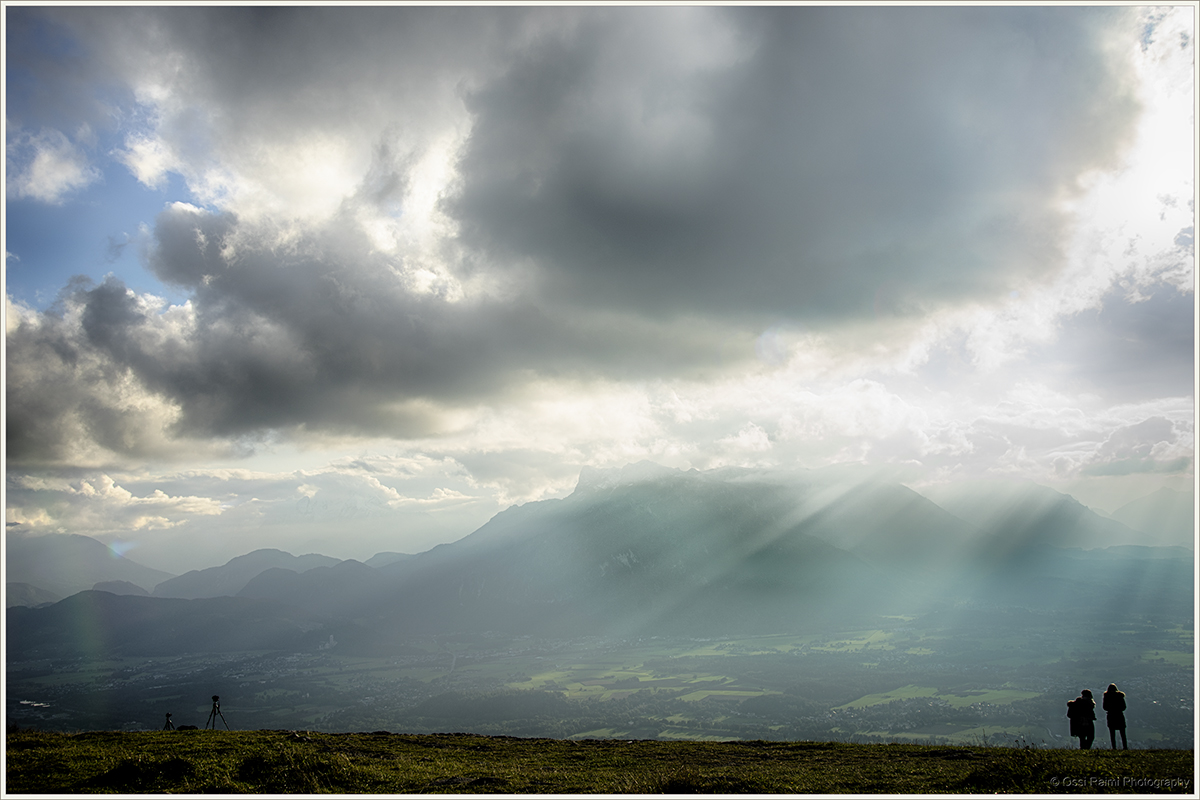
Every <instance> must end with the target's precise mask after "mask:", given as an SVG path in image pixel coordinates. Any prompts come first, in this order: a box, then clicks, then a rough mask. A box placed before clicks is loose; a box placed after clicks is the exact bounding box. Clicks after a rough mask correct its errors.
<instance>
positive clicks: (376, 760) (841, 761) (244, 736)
mask: <svg viewBox="0 0 1200 800" xmlns="http://www.w3.org/2000/svg"><path fill="white" fill-rule="evenodd" d="M698 738H702V737H698ZM6 756H7V767H6V773H5V783H6V785H5V791H6V793H8V794H25V793H38V794H59V793H113V794H159V793H168V792H178V793H187V794H195V793H228V794H233V793H273V794H281V793H299V794H320V793H370V794H475V793H483V794H495V793H505V794H534V793H536V794H565V793H571V794H594V793H600V794H696V793H704V794H726V793H739V794H767V793H788V794H827V793H912V794H931V793H938V794H950V793H988V794H990V793H997V792H1006V793H1008V792H1033V793H1042V794H1045V793H1094V792H1097V791H1104V792H1117V793H1129V794H1134V793H1136V794H1145V793H1151V792H1153V793H1159V792H1162V793H1178V794H1194V784H1193V772H1194V766H1195V759H1194V754H1193V751H1191V750H1140V751H1132V750H1131V751H1127V752H1112V751H1099V750H1093V751H1086V752H1085V751H1070V750H1041V749H1029V748H1012V747H1007V748H1006V747H944V746H943V747H927V746H919V745H905V744H888V745H855V744H843V743H829V742H766V741H751V742H710V741H675V742H660V741H620V740H612V739H591V740H585V741H571V740H551V739H518V738H511V737H485V736H474V735H468V734H437V735H429V736H411V735H399V734H388V733H383V732H379V733H355V734H323V733H315V732H310V731H240V732H233V733H227V732H224V731H222V732H211V731H193V732H179V731H175V732H155V733H117V732H88V733H79V734H75V735H70V734H62V733H42V732H32V731H12V730H10V731H9V733H8V736H7V739H6Z"/></svg>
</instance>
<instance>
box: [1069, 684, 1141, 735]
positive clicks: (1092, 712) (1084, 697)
mask: <svg viewBox="0 0 1200 800" xmlns="http://www.w3.org/2000/svg"><path fill="white" fill-rule="evenodd" d="M1103 708H1104V711H1105V712H1106V716H1107V719H1106V722H1107V723H1108V736H1109V739H1111V740H1112V749H1113V750H1116V749H1117V731H1120V732H1121V749H1123V750H1128V749H1129V742H1128V741H1127V740H1126V739H1125V693H1124V692H1122V691H1119V690H1118V689H1117V685H1116V684H1115V683H1110V684H1109V685H1108V691H1106V692H1105V693H1104V696H1103ZM1067 718H1068V719H1069V720H1071V736H1072V737H1075V738H1078V739H1079V749H1080V750H1090V749H1092V740H1093V739H1095V738H1096V701H1095V700H1093V699H1092V690H1091V689H1084V690H1083V691H1082V692H1080V693H1079V697H1076V698H1075V699H1074V700H1072V701H1070V702H1069V703H1067Z"/></svg>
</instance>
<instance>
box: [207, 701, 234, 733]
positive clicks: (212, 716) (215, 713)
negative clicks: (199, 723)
mask: <svg viewBox="0 0 1200 800" xmlns="http://www.w3.org/2000/svg"><path fill="white" fill-rule="evenodd" d="M212 698H213V707H212V711H210V712H208V722H206V723H204V730H208V726H209V723H211V724H212V729H213V730H214V731H215V730H216V729H217V717H220V718H221V722H225V715H224V714H222V713H221V703H220V700H221V698H220V697H218V696H217V695H215V694H214V695H213V696H212ZM225 730H229V723H228V722H225Z"/></svg>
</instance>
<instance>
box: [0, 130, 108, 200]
mask: <svg viewBox="0 0 1200 800" xmlns="http://www.w3.org/2000/svg"><path fill="white" fill-rule="evenodd" d="M5 153H6V158H7V162H8V183H7V194H8V195H9V196H10V197H16V198H30V199H32V200H37V201H39V202H42V203H49V204H51V205H59V204H61V203H62V202H63V201H64V200H65V199H66V198H67V196H69V195H71V194H74V193H75V192H78V191H79V190H80V189H83V188H85V187H86V186H88V185H90V184H91V183H94V182H95V181H97V180H99V179H100V171H99V170H98V169H96V168H95V167H94V166H92V165H91V164H89V163H88V158H87V156H86V155H85V154H84V153H83V151H82V150H81V149H80V148H79V147H78V146H77V145H76V144H75V143H74V142H72V141H71V140H70V139H68V138H67V137H66V135H65V134H63V133H62V132H61V131H57V130H54V129H42V130H41V131H39V132H38V133H29V132H26V131H17V132H16V133H15V135H14V134H10V141H9V142H8V143H7V145H6V148H5Z"/></svg>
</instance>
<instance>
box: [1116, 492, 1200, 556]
mask: <svg viewBox="0 0 1200 800" xmlns="http://www.w3.org/2000/svg"><path fill="white" fill-rule="evenodd" d="M1111 516H1112V518H1113V519H1115V520H1117V521H1118V522H1123V523H1124V524H1126V525H1128V526H1129V527H1130V528H1132V529H1133V530H1135V531H1140V532H1141V533H1144V534H1145V536H1144V537H1143V538H1142V541H1143V542H1144V543H1146V544H1155V545H1168V546H1169V545H1175V546H1183V547H1192V548H1194V547H1195V537H1196V516H1195V494H1194V493H1193V492H1177V491H1175V490H1173V489H1166V488H1163V489H1159V490H1158V491H1157V492H1154V493H1153V494H1149V495H1146V496H1145V497H1141V498H1138V499H1137V500H1134V501H1132V502H1129V503H1126V504H1125V505H1123V506H1121V507H1120V508H1118V509H1117V510H1116V511H1114V512H1113V513H1112V515H1111Z"/></svg>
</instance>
